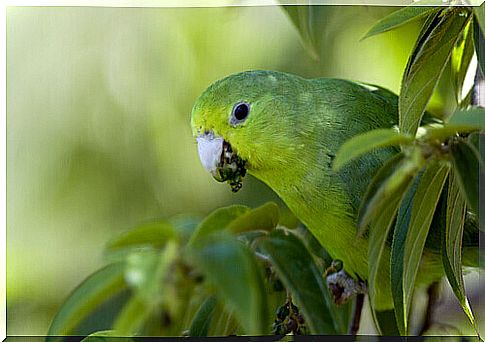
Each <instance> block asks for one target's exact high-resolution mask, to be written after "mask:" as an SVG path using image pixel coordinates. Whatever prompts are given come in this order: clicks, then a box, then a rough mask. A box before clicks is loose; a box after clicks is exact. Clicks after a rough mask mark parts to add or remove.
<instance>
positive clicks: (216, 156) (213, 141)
mask: <svg viewBox="0 0 485 342" xmlns="http://www.w3.org/2000/svg"><path fill="white" fill-rule="evenodd" d="M196 139H197V149H198V150H199V158H200V162H201V163H202V166H204V168H205V169H206V170H207V171H209V172H210V174H211V175H212V177H214V178H215V179H217V180H219V179H220V177H219V172H218V168H219V166H220V164H221V155H222V150H223V146H224V139H223V138H221V137H218V136H215V135H214V133H212V132H207V133H204V134H200V135H199V136H198V137H197V138H196Z"/></svg>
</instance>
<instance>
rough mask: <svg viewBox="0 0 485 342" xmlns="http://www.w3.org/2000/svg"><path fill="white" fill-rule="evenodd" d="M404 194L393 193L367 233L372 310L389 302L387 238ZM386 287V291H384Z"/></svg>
mask: <svg viewBox="0 0 485 342" xmlns="http://www.w3.org/2000/svg"><path fill="white" fill-rule="evenodd" d="M404 193H405V189H403V191H402V192H401V191H399V192H394V193H393V194H392V195H391V196H390V198H389V199H388V200H387V203H386V206H384V207H383V208H382V210H381V212H380V213H379V215H378V216H377V217H376V218H375V220H374V221H373V224H372V227H371V228H370V232H369V250H368V258H369V278H368V283H369V289H368V291H369V298H370V300H371V303H372V307H373V308H378V307H381V306H382V305H381V303H386V302H388V301H389V296H390V288H388V287H387V285H386V284H388V282H389V281H388V279H389V274H390V265H389V254H388V253H387V249H386V247H387V236H388V234H389V231H390V229H391V227H392V224H393V223H394V217H395V216H396V213H397V210H398V208H399V205H400V203H401V200H402V198H403V195H404ZM384 287H386V290H387V291H386V290H385V289H384Z"/></svg>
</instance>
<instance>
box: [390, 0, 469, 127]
mask: <svg viewBox="0 0 485 342" xmlns="http://www.w3.org/2000/svg"><path fill="white" fill-rule="evenodd" d="M437 13H439V14H437V15H432V16H430V17H429V18H428V21H427V23H426V24H425V27H424V28H423V30H422V31H421V34H420V37H419V38H418V40H417V42H416V45H415V46H414V49H413V53H412V55H411V57H410V58H409V59H408V63H407V66H406V70H405V71H404V75H403V79H402V82H401V93H400V96H399V128H400V129H399V131H400V132H402V133H407V134H410V135H413V136H414V135H415V134H416V131H417V129H418V126H419V124H420V122H421V118H422V116H423V113H424V111H425V109H426V106H427V104H428V102H429V99H430V98H431V94H432V93H433V90H434V88H435V86H436V84H437V83H438V80H439V78H440V76H441V74H442V72H443V70H444V68H445V66H446V64H447V62H448V59H449V58H450V55H451V52H452V50H453V47H454V46H455V44H456V42H457V41H458V39H459V37H460V34H461V32H462V31H463V29H464V28H465V26H466V24H467V23H468V20H469V19H470V16H469V15H467V13H468V12H467V10H465V9H463V8H458V7H448V8H446V9H444V10H443V11H442V12H437Z"/></svg>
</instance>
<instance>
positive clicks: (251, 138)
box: [192, 71, 439, 310]
mask: <svg viewBox="0 0 485 342" xmlns="http://www.w3.org/2000/svg"><path fill="white" fill-rule="evenodd" d="M241 102H243V103H247V104H248V105H249V108H250V109H249V114H248V116H247V118H246V119H245V120H244V121H242V122H240V123H239V124H237V125H234V124H233V123H232V122H231V115H233V113H232V111H233V108H234V106H235V104H237V103H241ZM397 112H398V109H397V97H396V96H395V95H393V94H392V93H390V92H388V91H386V90H384V89H381V88H374V87H370V86H365V85H360V84H358V83H354V82H350V81H345V80H339V79H326V78H321V79H313V80H307V79H304V78H301V77H298V76H294V75H290V74H285V73H280V72H273V71H250V72H244V73H239V74H235V75H231V76H229V77H227V78H225V79H222V80H220V81H218V82H216V83H214V84H213V85H212V86H210V87H209V88H208V89H207V90H206V91H205V92H204V93H203V94H202V95H201V96H200V97H199V99H198V100H197V101H196V103H195V105H194V108H193V112H192V129H193V133H194V135H196V136H200V135H203V134H206V133H208V132H210V133H211V134H213V135H214V136H218V137H221V138H223V139H224V141H226V142H227V143H229V144H230V146H231V147H232V150H233V151H234V152H235V153H236V154H237V156H238V157H239V158H241V159H242V160H243V161H245V168H246V169H247V172H248V173H250V174H251V175H253V176H254V177H256V178H258V179H260V180H261V181H263V182H264V183H266V184H267V185H268V186H269V187H270V188H272V189H273V190H274V191H275V192H276V193H277V194H278V195H279V196H280V197H281V199H282V200H283V201H284V202H285V203H286V204H287V205H288V207H289V208H290V209H291V210H292V211H293V212H294V214H295V215H296V216H297V217H298V218H299V219H300V220H301V221H302V222H303V223H304V224H305V225H306V226H307V227H308V228H309V229H310V231H311V232H312V233H313V235H314V236H315V237H316V238H317V239H318V240H319V241H320V243H321V244H322V246H323V247H324V248H325V249H326V250H327V251H328V252H329V253H330V255H331V256H332V257H333V258H334V259H340V260H342V261H343V263H344V269H345V270H346V272H347V273H349V274H350V275H352V276H354V277H359V278H361V279H363V280H365V279H367V274H368V264H367V247H368V246H367V240H366V239H364V238H362V239H359V240H357V239H356V216H357V211H358V208H359V204H360V201H361V199H362V197H363V195H364V192H365V189H366V186H367V185H368V183H369V181H370V179H371V178H372V176H373V175H374V174H375V172H376V170H377V169H378V168H379V167H380V166H381V165H382V164H383V162H384V161H385V160H387V159H388V158H389V157H390V156H391V155H392V154H394V153H396V151H397V150H394V149H391V148H388V149H380V150H378V151H375V152H372V153H370V154H367V155H365V156H363V157H361V158H358V159H357V160H355V161H353V162H352V163H350V164H349V165H348V166H347V167H345V168H344V169H342V170H341V171H339V172H338V173H335V172H334V171H332V167H331V165H332V160H333V158H334V156H335V154H336V152H337V150H338V148H339V147H340V145H341V144H342V143H344V142H345V141H346V140H348V139H349V138H350V137H352V136H354V135H356V134H359V133H363V132H365V131H369V130H372V129H376V128H384V127H392V126H394V125H396V124H397V120H398V115H397ZM201 158H202V157H201ZM385 253H386V254H388V253H389V249H387V250H386V251H385ZM385 258H386V259H388V257H385ZM433 264H439V263H435V262H433ZM380 278H381V279H382V286H381V287H380V289H379V291H380V292H381V294H382V295H381V296H379V298H380V299H379V302H376V303H374V304H375V306H376V309H380V310H383V309H389V308H391V307H392V300H391V293H390V287H389V274H382V275H381V277H380Z"/></svg>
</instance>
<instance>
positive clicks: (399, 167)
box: [357, 148, 424, 236]
mask: <svg viewBox="0 0 485 342" xmlns="http://www.w3.org/2000/svg"><path fill="white" fill-rule="evenodd" d="M423 164H424V159H423V157H422V155H421V151H420V150H419V149H418V148H413V149H412V150H410V153H409V156H408V157H406V158H404V157H403V155H402V154H398V155H397V156H395V157H393V158H392V159H390V160H389V161H388V162H386V163H385V164H384V165H383V166H382V167H381V168H380V169H379V170H378V171H377V173H376V175H375V176H374V178H373V179H372V181H371V184H370V185H369V187H368V189H367V191H366V194H365V195H364V200H363V201H362V204H361V207H360V209H359V214H358V217H357V225H358V227H359V231H358V236H361V235H362V234H363V233H364V232H365V229H366V227H367V226H368V224H369V223H370V222H371V220H372V219H373V218H374V217H376V215H377V214H380V213H381V212H382V210H383V208H384V207H385V206H387V204H388V202H389V201H390V199H391V198H393V197H394V196H395V194H396V193H397V194H401V195H404V193H405V192H406V189H407V188H408V186H409V184H410V183H411V181H412V179H413V178H414V176H415V175H416V173H417V171H418V170H419V169H420V168H421V167H422V165H423Z"/></svg>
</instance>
